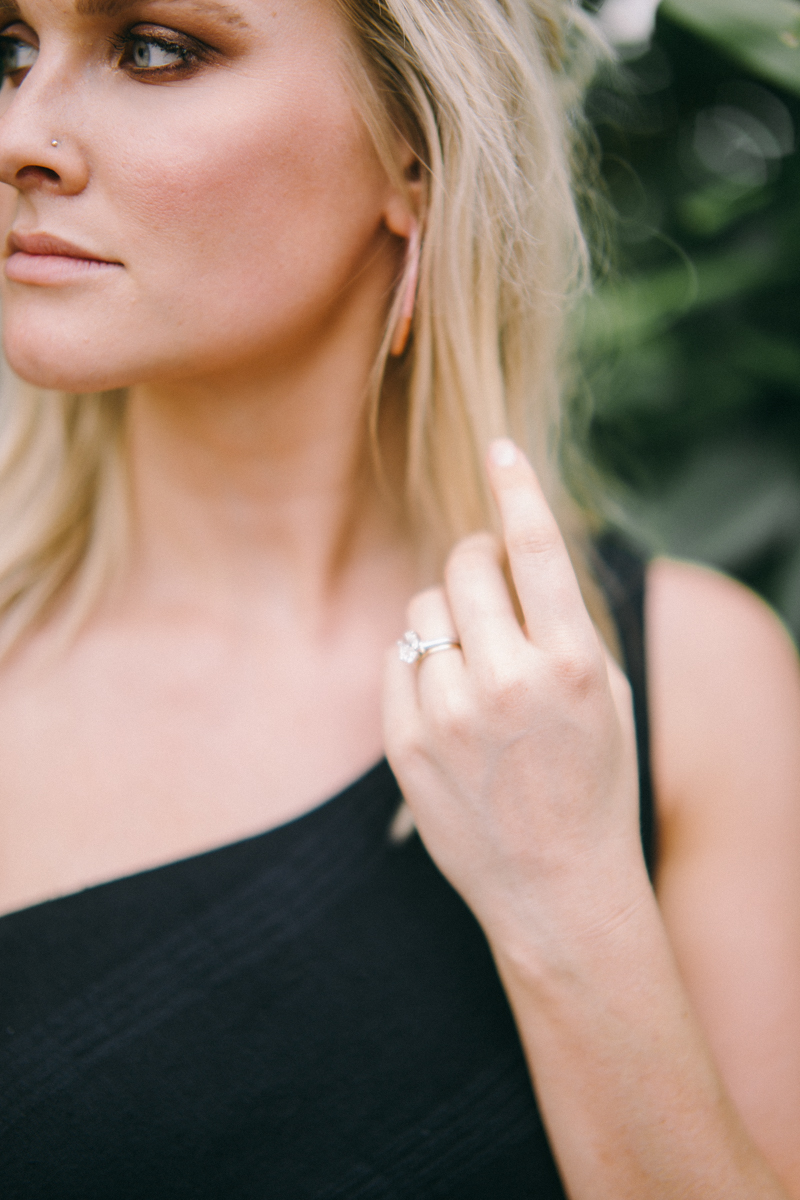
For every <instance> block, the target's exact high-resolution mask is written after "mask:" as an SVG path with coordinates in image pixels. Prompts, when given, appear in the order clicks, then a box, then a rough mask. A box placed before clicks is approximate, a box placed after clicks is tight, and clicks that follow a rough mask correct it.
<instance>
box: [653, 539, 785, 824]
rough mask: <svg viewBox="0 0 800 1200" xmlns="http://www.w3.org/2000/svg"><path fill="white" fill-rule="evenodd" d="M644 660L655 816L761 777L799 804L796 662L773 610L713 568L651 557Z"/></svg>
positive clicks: (681, 810)
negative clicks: (657, 810) (645, 662)
mask: <svg viewBox="0 0 800 1200" xmlns="http://www.w3.org/2000/svg"><path fill="white" fill-rule="evenodd" d="M647 656H648V673H649V687H650V703H651V709H652V720H653V767H654V775H655V781H656V788H657V792H658V797H659V808H660V810H661V814H660V815H661V816H662V817H663V818H664V819H665V820H667V821H669V820H671V819H673V818H675V819H677V818H678V817H679V816H680V815H682V816H684V817H688V816H689V815H690V813H689V812H687V805H688V806H691V801H692V797H694V796H702V797H704V807H708V805H709V804H711V805H712V807H713V801H714V799H715V798H716V799H717V800H718V801H719V802H720V803H726V802H727V803H728V805H730V803H731V802H732V801H733V799H734V797H735V796H738V795H742V794H746V793H747V792H749V786H750V785H752V786H753V787H755V788H756V790H757V791H758V792H759V793H762V795H763V793H764V791H765V785H766V784H768V782H769V780H771V781H772V782H773V783H775V784H780V786H779V788H778V795H779V796H780V797H781V798H782V801H783V803H784V804H785V805H786V806H787V807H792V808H797V809H798V810H800V795H799V794H798V791H797V788H798V787H800V667H799V665H798V657H797V653H796V651H795V648H794V645H793V643H792V640H791V638H790V637H789V634H788V633H787V631H786V629H785V628H784V626H783V625H782V623H781V622H780V620H779V619H778V617H777V616H776V615H775V613H774V612H773V611H772V609H770V608H769V606H768V605H767V604H765V603H764V601H762V600H761V599H760V598H759V597H758V596H756V595H755V594H754V593H753V592H751V591H750V590H749V589H748V588H746V587H743V586H742V585H741V584H739V583H736V582H735V581H734V580H732V579H729V578H728V577H727V576H725V575H722V574H720V573H719V572H717V571H713V570H711V569H709V568H707V567H701V566H698V565H696V564H693V563H684V562H677V561H674V560H671V559H656V560H655V561H654V562H653V564H652V565H651V566H650V568H649V572H648V587H647ZM792 780H793V781H794V784H793V786H790V781H792ZM767 791H769V792H771V789H770V788H767ZM764 798H766V797H764ZM775 802H776V803H777V802H779V801H778V797H776V799H775ZM694 815H695V816H696V817H698V818H699V817H700V816H701V815H702V814H700V813H695V814H694Z"/></svg>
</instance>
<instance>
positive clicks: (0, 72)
mask: <svg viewBox="0 0 800 1200" xmlns="http://www.w3.org/2000/svg"><path fill="white" fill-rule="evenodd" d="M38 54H39V51H38V50H37V48H36V47H35V46H31V45H30V43H29V42H24V41H22V39H21V38H15V37H8V36H7V35H3V36H0V76H1V77H2V79H7V78H9V77H10V76H12V75H16V74H17V73H18V72H20V71H27V70H28V68H29V67H32V66H33V64H34V63H35V62H36V59H37V57H38Z"/></svg>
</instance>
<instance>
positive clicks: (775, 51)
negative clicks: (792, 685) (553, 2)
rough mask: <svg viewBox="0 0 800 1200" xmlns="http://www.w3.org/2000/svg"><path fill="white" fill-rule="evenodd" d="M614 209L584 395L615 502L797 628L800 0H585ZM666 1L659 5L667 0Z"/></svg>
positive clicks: (623, 513)
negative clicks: (598, 60)
mask: <svg viewBox="0 0 800 1200" xmlns="http://www.w3.org/2000/svg"><path fill="white" fill-rule="evenodd" d="M586 7H587V8H590V9H591V10H592V11H593V12H595V14H596V19H597V20H598V21H599V22H600V23H601V24H602V26H603V27H604V29H605V31H606V33H607V35H608V36H609V37H610V38H611V40H612V41H613V42H614V43H615V44H616V45H617V48H618V51H619V56H620V60H621V62H620V65H619V66H618V67H617V68H616V69H615V70H613V71H611V70H610V71H608V72H606V73H604V74H603V76H601V78H600V79H598V81H597V83H596V85H595V87H594V88H593V91H592V95H591V98H590V116H591V120H592V122H593V125H594V128H595V129H596V132H597V137H598V139H599V142H600V146H601V150H602V184H603V187H602V188H601V195H602V191H603V190H604V191H605V193H606V195H607V197H608V198H609V200H610V202H611V207H612V209H613V210H614V211H615V213H616V217H615V218H614V220H613V228H612V235H613V236H612V238H611V239H610V244H611V245H613V250H612V251H610V252H609V254H607V255H606V254H603V253H602V252H601V255H600V258H601V260H605V259H607V260H608V261H601V262H600V264H599V270H598V283H597V287H596V290H595V295H594V297H593V298H592V299H591V301H589V303H588V305H587V307H586V309H585V311H583V312H582V314H581V321H580V332H579V339H580V349H581V353H580V360H581V372H582V380H581V386H580V388H579V393H580V395H579V400H581V399H582V401H583V405H582V408H583V411H584V413H585V421H586V425H587V429H586V433H587V436H588V438H589V442H590V446H591V450H592V454H593V458H594V460H595V462H596V463H597V465H598V467H599V469H600V470H601V472H602V474H603V476H604V478H605V480H606V481H607V483H608V484H609V485H610V490H611V494H612V497H613V500H614V503H615V504H616V505H617V519H618V520H619V521H620V522H621V523H623V524H625V525H626V526H627V527H628V529H629V530H630V531H631V532H632V533H633V534H634V535H635V536H636V537H638V539H639V540H640V541H641V542H644V544H646V545H647V546H649V547H651V548H653V549H661V550H666V551H669V552H671V553H673V554H676V555H679V556H684V557H688V558H693V559H700V560H703V561H706V562H709V563H712V564H714V565H717V566H720V567H722V568H724V569H725V570H727V571H729V572H731V573H732V574H734V575H736V576H738V577H739V578H741V579H743V580H744V581H745V582H747V583H748V584H750V585H751V586H752V587H754V588H756V589H757V590H758V591H760V592H761V593H762V594H763V595H765V596H766V597H767V598H768V599H769V600H770V601H771V603H772V604H774V605H775V607H776V608H777V609H778V610H779V611H780V612H781V613H782V615H783V617H784V619H785V620H786V622H787V624H788V625H789V627H790V628H791V629H792V631H793V632H794V634H795V636H796V637H797V636H800V287H799V286H798V285H799V284H800V220H798V216H799V215H800V207H799V205H798V199H799V198H800V154H798V150H797V141H798V131H799V130H800V2H799V0H663V2H662V3H661V5H660V6H657V4H656V2H655V0H605V2H604V3H598V2H591V0H586ZM656 10H657V11H656Z"/></svg>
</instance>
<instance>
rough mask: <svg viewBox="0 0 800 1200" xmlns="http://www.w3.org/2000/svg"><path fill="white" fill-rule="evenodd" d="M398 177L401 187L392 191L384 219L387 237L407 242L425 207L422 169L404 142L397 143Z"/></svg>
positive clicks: (399, 139)
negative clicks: (394, 235) (395, 236)
mask: <svg viewBox="0 0 800 1200" xmlns="http://www.w3.org/2000/svg"><path fill="white" fill-rule="evenodd" d="M396 149H397V165H398V168H399V170H398V174H399V175H400V177H401V178H402V187H401V186H394V187H392V189H391V191H390V193H389V198H388V200H387V202H386V208H385V209H384V214H383V219H384V222H385V224H386V228H387V229H388V230H389V231H390V233H394V234H396V235H397V236H398V237H401V238H406V239H407V238H409V237H410V236H411V231H412V229H413V228H414V226H415V225H417V226H418V225H419V224H420V223H421V220H422V214H423V211H424V207H425V185H424V183H423V174H422V166H421V163H420V161H419V158H418V156H417V155H416V154H415V153H414V151H413V150H412V148H411V146H410V145H409V144H408V142H407V141H406V139H405V138H403V137H400V136H399V135H398V139H397V147H396Z"/></svg>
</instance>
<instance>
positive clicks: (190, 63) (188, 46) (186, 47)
mask: <svg viewBox="0 0 800 1200" xmlns="http://www.w3.org/2000/svg"><path fill="white" fill-rule="evenodd" d="M137 44H138V45H139V46H150V47H153V46H156V47H158V48H159V49H160V50H164V51H167V53H169V54H175V55H177V61H176V62H174V63H168V64H161V65H157V66H137V65H136V63H135V61H134V59H133V54H134V48H135V47H136V46H137ZM112 48H113V50H114V54H115V56H116V57H117V62H118V65H119V66H120V67H125V68H126V69H127V70H129V71H130V72H131V73H132V74H134V75H135V76H137V77H138V78H140V79H142V78H145V77H147V78H149V79H164V78H167V77H169V76H181V77H183V78H185V77H186V76H187V75H189V74H193V73H194V71H196V70H197V68H198V67H200V66H201V65H202V63H203V62H204V61H207V60H208V59H209V58H210V57H211V55H212V51H211V49H210V48H209V47H207V46H204V45H203V44H202V43H200V42H195V41H194V39H189V38H185V37H178V36H175V37H173V38H170V37H165V36H164V35H163V34H161V33H155V32H154V33H148V32H134V30H131V29H129V30H126V31H125V32H124V33H122V34H120V35H119V36H117V37H115V38H113V40H112ZM20 51H22V53H23V55H24V52H25V51H33V53H34V56H35V55H36V54H38V50H37V48H36V47H35V46H33V45H31V43H30V42H27V41H26V40H25V39H24V38H22V37H15V36H13V35H9V34H0V84H1V83H2V82H3V81H4V80H6V79H9V80H11V82H12V83H14V84H17V83H18V82H22V80H21V79H20V78H16V79H15V76H16V77H20V76H23V73H25V72H27V71H28V70H29V69H30V67H31V66H32V65H33V62H35V61H36V59H35V57H34V59H33V62H29V63H25V64H23V65H22V66H17V67H13V66H12V67H9V66H8V65H7V64H8V62H9V60H12V61H13V56H14V53H15V52H17V53H19V52H20Z"/></svg>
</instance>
